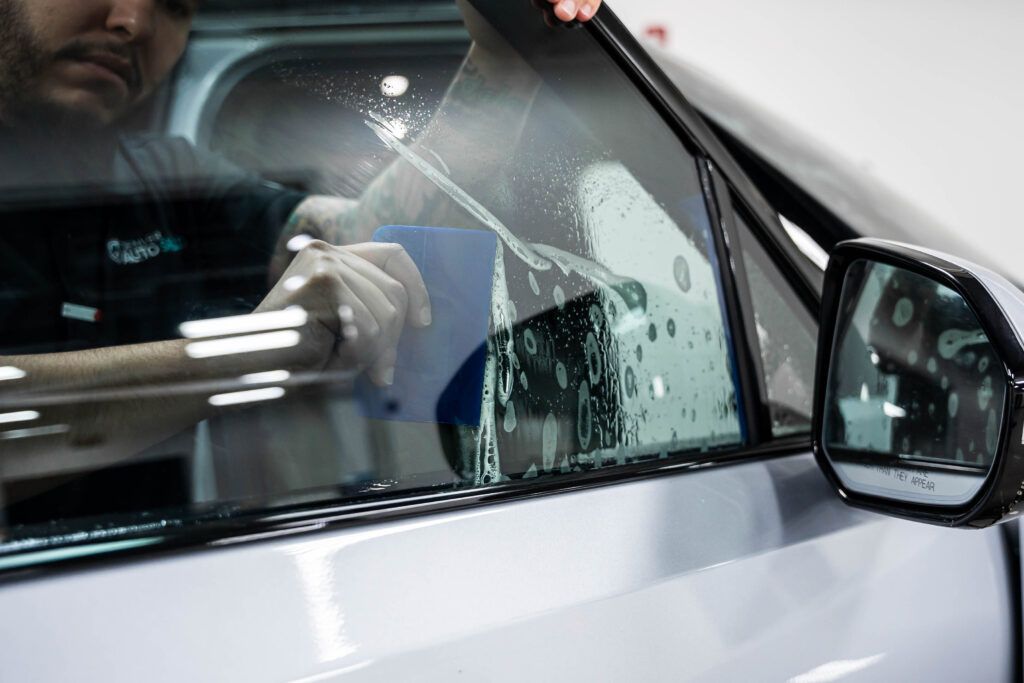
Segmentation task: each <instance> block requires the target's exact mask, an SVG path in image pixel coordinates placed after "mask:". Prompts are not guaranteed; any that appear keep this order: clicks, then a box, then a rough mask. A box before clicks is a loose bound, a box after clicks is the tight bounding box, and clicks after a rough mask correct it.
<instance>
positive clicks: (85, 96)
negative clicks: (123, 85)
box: [43, 91, 128, 128]
mask: <svg viewBox="0 0 1024 683" xmlns="http://www.w3.org/2000/svg"><path fill="white" fill-rule="evenodd" d="M43 108H44V110H46V111H47V113H48V114H49V116H46V118H48V119H51V120H56V121H58V122H60V123H63V124H65V125H74V126H84V127H88V128H104V127H106V126H109V125H111V124H113V123H115V122H117V121H118V120H120V119H121V118H123V117H124V115H125V114H126V113H127V110H128V107H127V105H126V104H123V103H113V102H111V101H110V98H109V97H104V96H103V94H100V93H96V92H92V91H74V92H70V93H59V94H56V95H55V96H54V97H51V98H48V100H47V101H46V103H45V104H44V105H43Z"/></svg>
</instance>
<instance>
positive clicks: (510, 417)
mask: <svg viewBox="0 0 1024 683" xmlns="http://www.w3.org/2000/svg"><path fill="white" fill-rule="evenodd" d="M518 424H519V422H518V421H517V420H516V404H515V403H513V402H512V401H509V402H508V404H507V405H506V406H505V422H504V424H503V425H502V426H503V427H504V428H505V431H506V432H511V431H513V430H514V429H515V428H516V426H518Z"/></svg>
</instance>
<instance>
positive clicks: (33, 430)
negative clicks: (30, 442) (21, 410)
mask: <svg viewBox="0 0 1024 683" xmlns="http://www.w3.org/2000/svg"><path fill="white" fill-rule="evenodd" d="M69 431H71V426H70V425H46V426H45V427H29V428H27V429H12V430H10V431H7V432H0V441H10V440H12V439H28V438H31V437H33V436H52V435H54V434H65V433H67V432H69Z"/></svg>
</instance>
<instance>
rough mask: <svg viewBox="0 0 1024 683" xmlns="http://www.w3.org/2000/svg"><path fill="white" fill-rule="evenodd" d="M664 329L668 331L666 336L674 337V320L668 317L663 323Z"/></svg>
mask: <svg viewBox="0 0 1024 683" xmlns="http://www.w3.org/2000/svg"><path fill="white" fill-rule="evenodd" d="M665 329H666V330H667V331H668V336H670V337H675V336H676V321H675V320H673V319H672V318H669V319H668V322H667V323H665Z"/></svg>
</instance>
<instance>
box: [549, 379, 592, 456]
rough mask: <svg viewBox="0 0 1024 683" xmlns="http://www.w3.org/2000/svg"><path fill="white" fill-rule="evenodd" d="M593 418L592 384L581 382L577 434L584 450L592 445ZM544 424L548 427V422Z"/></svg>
mask: <svg viewBox="0 0 1024 683" xmlns="http://www.w3.org/2000/svg"><path fill="white" fill-rule="evenodd" d="M592 420H593V416H592V414H591V409H590V386H589V385H588V384H587V383H586V382H580V391H579V402H578V404H577V410H576V436H577V437H578V438H579V441H580V448H582V449H584V450H586V449H587V448H588V447H589V446H590V437H591V436H592V435H593V423H592ZM544 424H545V427H546V426H547V423H546V422H545V423H544Z"/></svg>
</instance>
